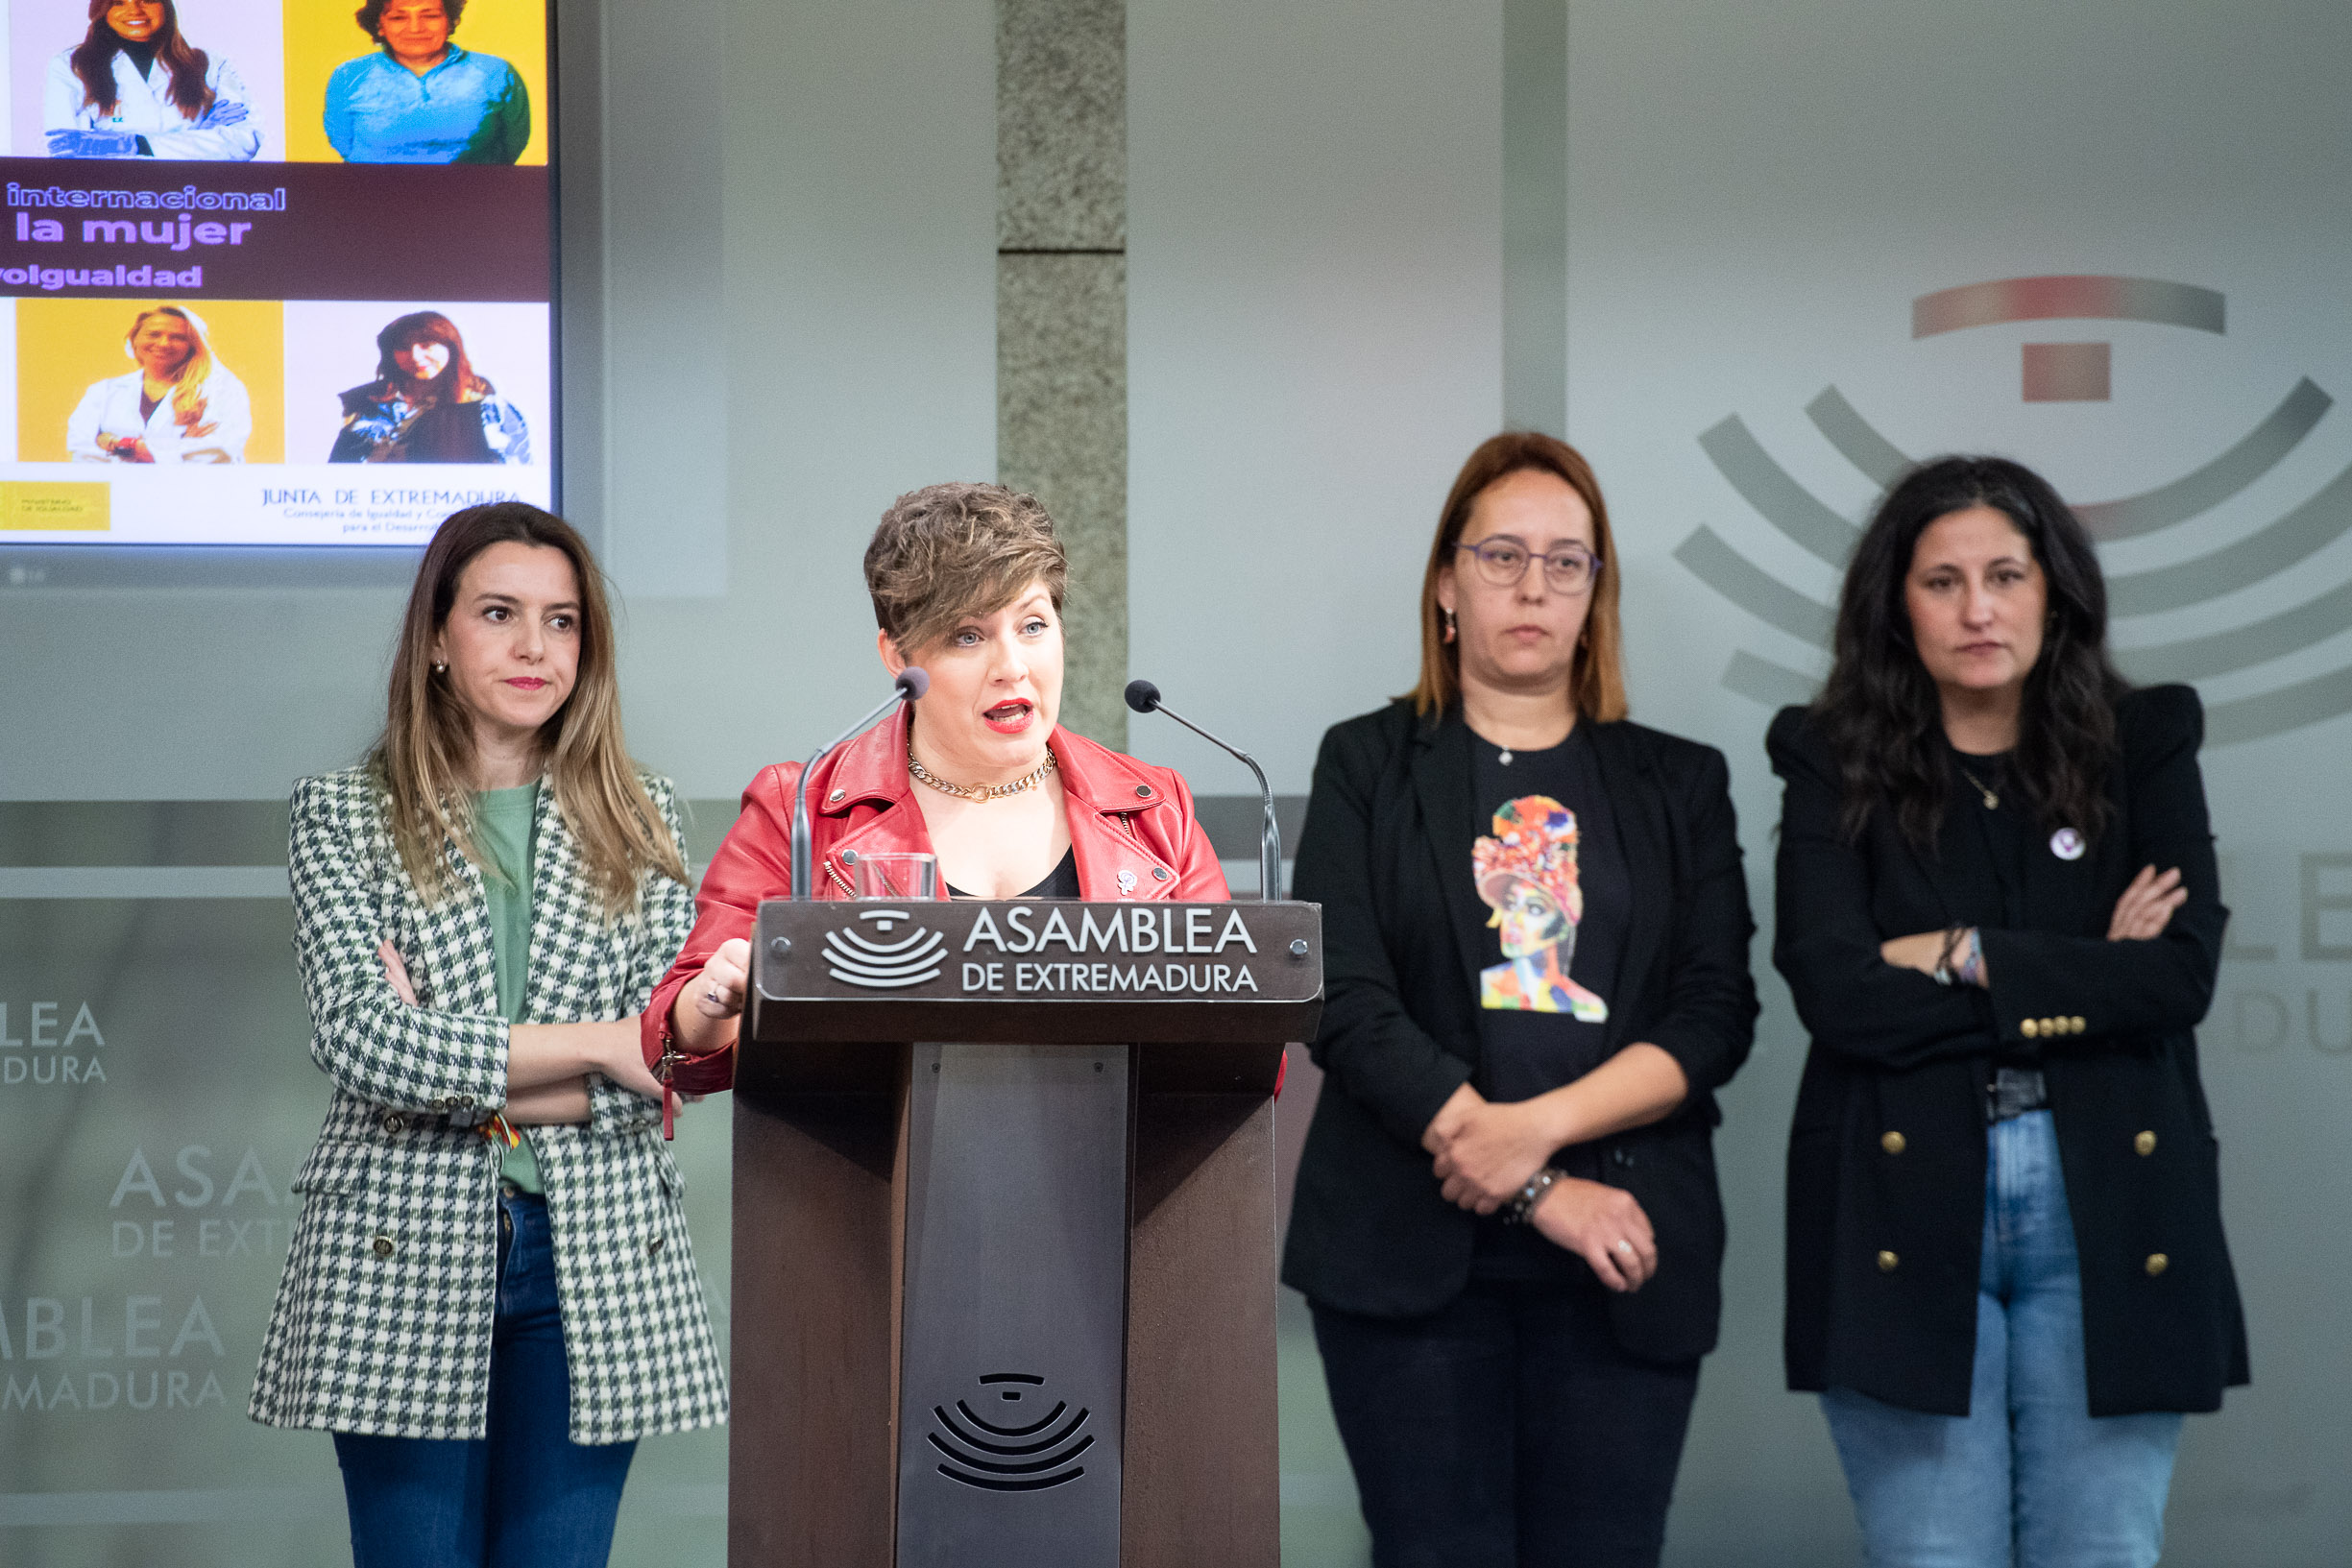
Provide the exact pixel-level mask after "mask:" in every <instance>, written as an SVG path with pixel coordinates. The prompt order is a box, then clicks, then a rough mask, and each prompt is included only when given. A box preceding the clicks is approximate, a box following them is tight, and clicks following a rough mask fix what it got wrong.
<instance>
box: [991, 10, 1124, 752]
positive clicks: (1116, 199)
mask: <svg viewBox="0 0 2352 1568" xmlns="http://www.w3.org/2000/svg"><path fill="white" fill-rule="evenodd" d="M996 39H997V132H996V137H997V140H996V146H997V275H996V276H997V315H996V322H997V326H996V333H997V336H996V344H997V349H996V352H997V447H996V451H997V477H998V481H999V482H1000V483H1002V484H1005V485H1007V486H1010V487H1011V488H1012V489H1014V490H1023V491H1028V492H1030V493H1031V494H1032V495H1035V496H1036V497H1037V498H1038V499H1039V500H1041V501H1043V502H1044V503H1045V505H1046V510H1047V511H1049V512H1051V513H1052V514H1053V515H1054V520H1055V525H1056V526H1057V527H1058V528H1059V530H1060V534H1061V538H1062V541H1063V543H1064V544H1065V545H1066V546H1067V547H1068V549H1069V552H1070V593H1069V601H1068V604H1067V606H1066V613H1065V618H1066V621H1067V634H1068V644H1069V665H1068V671H1067V674H1066V676H1065V679H1064V685H1063V694H1062V707H1061V718H1062V722H1063V723H1065V724H1067V725H1069V726H1070V728H1071V729H1073V730H1076V731H1077V732H1078V733H1079V734H1080V735H1083V736H1087V737H1088V738H1089V739H1093V740H1097V741H1100V742H1102V743H1103V745H1106V746H1111V747H1115V748H1119V749H1122V750H1124V749H1125V748H1126V746H1127V719H1128V713H1127V709H1126V707H1125V706H1124V705H1123V703H1122V701H1121V696H1120V693H1121V689H1122V688H1124V687H1125V686H1126V684H1127V7H1126V4H1125V0H997V10H996Z"/></svg>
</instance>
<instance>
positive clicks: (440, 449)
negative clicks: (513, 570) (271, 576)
mask: <svg viewBox="0 0 2352 1568" xmlns="http://www.w3.org/2000/svg"><path fill="white" fill-rule="evenodd" d="M0 12H4V13H5V16H6V25H5V27H4V28H0V47H4V48H5V51H6V59H5V67H4V68H0V91H4V93H5V97H4V98H0V122H4V123H5V129H6V133H7V152H8V154H9V156H8V157H0V546H5V545H8V544H35V543H37V544H45V545H54V544H115V545H121V544H173V545H191V544H193V545H204V544H237V545H385V544H416V543H423V542H424V539H425V538H426V537H427V536H428V535H429V534H430V533H431V532H432V530H433V528H434V526H435V525H437V524H438V523H439V522H440V520H441V519H443V518H444V517H446V516H448V515H449V513H450V512H452V511H455V510H457V509H458V508H460V507H463V506H470V505H473V504H476V503H478V502H483V501H492V500H504V499H521V500H527V501H533V502H536V503H538V504H540V505H542V506H546V505H551V504H552V501H553V474H554V463H555V449H554V447H555V409H554V383H553V375H552V366H553V358H554V355H553V342H554V339H553V326H554V324H553V315H552V305H551V302H552V300H553V298H554V295H553V285H554V206H553V200H552V195H553V192H552V186H551V184H550V176H551V170H550V167H549V156H548V148H549V141H550V138H549V134H548V111H549V109H550V106H551V104H552V97H551V94H550V92H549V84H548V48H547V14H548V12H547V6H546V0H365V3H364V4H362V3H359V0H283V3H282V4H280V3H279V0H96V3H92V0H5V3H4V4H0Z"/></svg>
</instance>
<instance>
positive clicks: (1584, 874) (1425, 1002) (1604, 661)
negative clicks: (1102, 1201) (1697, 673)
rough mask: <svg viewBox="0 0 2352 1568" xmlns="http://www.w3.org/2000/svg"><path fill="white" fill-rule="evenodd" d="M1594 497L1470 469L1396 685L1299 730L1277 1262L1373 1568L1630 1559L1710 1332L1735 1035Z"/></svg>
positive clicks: (1743, 1041) (1691, 771) (1518, 467)
mask: <svg viewBox="0 0 2352 1568" xmlns="http://www.w3.org/2000/svg"><path fill="white" fill-rule="evenodd" d="M1618 567H1619V560H1618V557H1617V555H1616V552H1615V546H1614V544H1613V543H1612V537H1611V534H1610V527H1609V512H1608V508H1607V507H1606V506H1605V505H1603V503H1602V500H1601V491H1600V486H1599V484H1598V483H1597V482H1596V481H1595V480H1594V478H1593V476H1592V470H1591V469H1590V468H1589V467H1588V466H1587V464H1586V462H1585V460H1584V458H1583V457H1582V456H1581V455H1580V454H1579V453H1578V452H1577V451H1576V450H1575V449H1574V448H1573V447H1571V446H1567V445H1566V444H1564V443H1563V442H1560V441H1557V440H1554V439H1553V438H1551V437H1549V436H1544V435H1537V434H1528V433H1519V434H1512V435H1503V436H1496V437H1495V438H1493V439H1492V440H1491V441H1488V442H1486V443H1484V444H1483V445H1481V446H1479V447H1478V449H1477V450H1476V451H1474V452H1472V453H1471V454H1470V457H1469V460H1468V462H1467V463H1466V464H1465V465H1464V466H1463V469H1462V471H1461V473H1460V474H1459V475H1458V476H1457V477H1456V479H1455V481H1454V485H1453V489H1452V491H1451V493H1450V494H1449V495H1447V496H1446V499H1445V504H1444V507H1443V510H1442V512H1441V513H1440V514H1439V519H1438V527H1437V533H1436V538H1435V539H1434V540H1433V541H1432V543H1431V545H1430V552H1429V561H1428V566H1427V568H1426V570H1425V572H1424V574H1423V579H1422V589H1421V603H1420V616H1419V619H1420V653H1421V678H1420V682H1419V684H1418V686H1417V687H1416V688H1414V690H1413V691H1412V692H1411V693H1409V694H1408V695H1406V696H1404V697H1400V698H1398V699H1397V700H1396V701H1395V702H1394V703H1392V704H1390V705H1389V706H1388V707H1387V708H1385V709H1382V710H1380V711H1379V712H1372V713H1367V714H1365V715H1363V716H1362V717H1359V718H1353V719H1349V720H1347V721H1346V723H1343V724H1339V725H1336V726H1334V727H1333V728H1332V730H1331V731H1330V733H1329V734H1327V735H1326V736H1323V743H1322V751H1321V755H1320V756H1319V757H1318V759H1317V760H1316V763H1315V782H1314V792H1313V793H1312V795H1310V796H1309V797H1308V803H1307V819H1306V828H1305V831H1304V832H1303V833H1302V834H1301V836H1300V839H1299V844H1298V865H1297V878H1296V883H1297V896H1298V897H1299V898H1302V899H1311V900H1314V901H1316V902H1318V903H1320V904H1321V905H1322V906H1323V940H1324V960H1323V962H1324V976H1325V981H1326V985H1327V988H1328V1001H1327V1002H1326V1004H1325V1006H1324V1008H1323V1015H1322V1023H1321V1028H1320V1030H1319V1031H1318V1033H1317V1036H1316V1039H1315V1040H1314V1041H1313V1042H1312V1044H1311V1046H1310V1049H1311V1050H1312V1051H1313V1053H1314V1056H1315V1060H1316V1062H1317V1063H1318V1064H1319V1065H1321V1068H1322V1069H1323V1072H1324V1073H1325V1074H1326V1077H1325V1079H1324V1082H1323V1089H1322V1094H1321V1098H1319V1099H1318V1100H1317V1102H1316V1106H1315V1117H1314V1121H1313V1122H1312V1123H1311V1124H1310V1126H1309V1128H1308V1131H1307V1141H1306V1150H1305V1154H1304V1156H1303V1158H1302V1160H1301V1162H1300V1164H1299V1168H1298V1184H1297V1197H1296V1200H1295V1202H1294V1205H1293V1208H1292V1211H1291V1222H1290V1236H1289V1241H1288V1243H1287V1247H1286V1250H1285V1252H1284V1256H1283V1264H1282V1277H1283V1280H1284V1281H1285V1283H1287V1284H1289V1285H1291V1286H1293V1287H1295V1288H1296V1289H1297V1290H1299V1291H1303V1292H1304V1293H1305V1295H1306V1297H1307V1300H1308V1301H1309V1302H1310V1303H1311V1304H1312V1306H1313V1309H1314V1314H1315V1339H1316V1344H1317V1346H1318V1347H1319V1348H1320V1350H1321V1354H1322V1362H1323V1372H1324V1376H1325V1379H1326V1381H1327V1383H1328V1385H1329V1387H1330V1391H1331V1405H1332V1411H1333V1413H1334V1414H1335V1415H1336V1416H1337V1417H1338V1421H1339V1429H1340V1435H1341V1437H1342V1438H1343V1439H1344V1440H1345V1441H1346V1445H1347V1458H1348V1462H1349V1464H1350V1465H1351V1466H1352V1467H1353V1469H1354V1471H1355V1477H1356V1488H1357V1492H1358V1494H1359V1495H1360V1496H1361V1497H1362V1499H1363V1504H1364V1516H1365V1520H1366V1522H1367V1523H1368V1524H1369V1525H1370V1528H1371V1534H1372V1560H1373V1561H1374V1562H1375V1563H1377V1564H1379V1565H1380V1568H1406V1565H1411V1568H1423V1565H1427V1568H1436V1565H1440V1564H1443V1565H1444V1568H1553V1565H1562V1568H1564V1565H1568V1564H1574V1565H1577V1568H1603V1565H1605V1568H1647V1565H1652V1564H1655V1563H1656V1562H1657V1561H1658V1560H1659V1554H1660V1551H1661V1547H1662V1545H1663V1542H1664V1538H1665V1520H1666V1508H1667V1504H1668V1502H1669V1501H1670V1500H1671V1498H1672V1496H1673V1491H1674V1476H1675V1472H1676V1469H1677V1468H1678V1466H1679V1465H1680V1463H1681V1460H1682V1452H1683V1438H1684V1434H1685V1431H1686V1429H1687V1427H1688V1424H1689V1419H1690V1408H1691V1402H1692V1400H1693V1398H1694V1397H1695V1395H1696V1393H1697V1391H1698V1382H1699V1360H1700V1358H1701V1357H1702V1356H1704V1355H1705V1354H1706V1353H1707V1352H1708V1351H1709V1350H1710V1349H1712V1348H1713V1347H1714V1343H1715V1329H1716V1319H1717V1315H1718V1312H1719V1307H1720V1300H1719V1292H1718V1285H1717V1276H1718V1270H1719V1268H1720V1266H1721V1263H1722V1259H1723V1242H1724V1225H1723V1208H1722V1202H1721V1199H1720V1197H1719V1195H1718V1194H1717V1192H1716V1189H1715V1169H1714V1156H1713V1154H1712V1152H1711V1147H1710V1145H1711V1138H1712V1129H1713V1126H1714V1123H1715V1122H1716V1120H1717V1114H1716V1110H1715V1099H1714V1093H1713V1092H1714V1090H1715V1089H1716V1088H1717V1087H1719V1086H1720V1085H1721V1084H1723V1083H1724V1081H1725V1080H1727V1079H1728V1078H1730V1077H1731V1075H1732V1074H1733V1073H1734V1072H1735V1071H1736V1070H1737V1069H1738V1067H1739V1064H1740V1062H1741V1061H1742V1060H1743V1059H1745V1057H1746V1056H1747V1053H1748V1047H1749V1044H1750V1042H1751V1039H1752V1037H1753V1031H1754V1027H1755V1023H1756V1010H1757V1004H1756V988H1755V985H1754V983H1753V982H1752V981H1751V980H1750V978H1749V975H1748V939H1749V937H1750V935H1751V934H1752V933H1753V932H1754V930H1755V925H1754V923H1753V922H1752V921H1751V920H1750V919H1749V918H1748V893H1747V882H1746V880H1745V879H1744V878H1743V876H1742V875H1741V872H1740V863H1739V859H1740V856H1739V836H1738V831H1737V825H1736V823H1735V821H1734V814H1733V809H1732V800H1731V791H1730V776H1729V773H1728V770H1727V769H1726V768H1725V766H1724V761H1723V757H1722V754H1721V753H1719V752H1716V751H1715V750H1713V749H1712V748H1710V747H1707V746H1701V745H1697V744H1694V743H1693V742H1691V741H1688V740H1684V739H1680V738H1678V737H1676V736H1669V735H1665V734H1662V733H1661V732H1660V731H1657V730H1651V729H1647V728H1644V727H1643V726H1641V725H1638V724H1635V723H1633V722H1631V721H1630V720H1629V719H1627V717H1626V701H1625V683H1624V679H1623V676H1622V673H1621V671H1620V668H1619V651H1618V650H1619V648H1620V646H1621V638H1620V634H1619V625H1618V615H1617V580H1616V579H1617V571H1618Z"/></svg>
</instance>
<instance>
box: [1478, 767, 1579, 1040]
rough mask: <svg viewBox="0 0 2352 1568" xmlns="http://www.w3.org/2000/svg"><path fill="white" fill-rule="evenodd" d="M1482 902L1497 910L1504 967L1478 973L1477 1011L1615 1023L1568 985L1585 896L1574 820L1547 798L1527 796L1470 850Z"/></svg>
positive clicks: (1499, 815)
mask: <svg viewBox="0 0 2352 1568" xmlns="http://www.w3.org/2000/svg"><path fill="white" fill-rule="evenodd" d="M1470 869H1471V872H1472V874H1473V875H1474V876H1475V877H1476V878H1477V880H1478V896H1479V897H1480V898H1482V899H1484V900H1485V901H1486V902H1487V903H1489V904H1491V905H1493V906H1494V918H1493V919H1491V920H1490V921H1488V922H1487V924H1488V925H1489V926H1491V927H1496V928H1499V929H1501V931H1502V944H1503V960H1504V961H1503V962H1501V963H1499V964H1496V965H1495V966H1494V967H1493V968H1492V969H1489V970H1484V971H1481V972H1480V975H1479V979H1480V982H1481V983H1480V985H1479V997H1478V1004H1479V1005H1480V1006H1481V1007H1492V1008H1495V1009H1497V1010H1501V1011H1516V1012H1533V1013H1568V1014H1571V1015H1573V1016H1574V1017H1575V1018H1576V1019H1578V1020H1579V1021H1580V1022H1582V1023H1586V1024H1600V1023H1604V1022H1606V1021H1607V1020H1608V1018H1609V1003H1607V1002H1606V1001H1602V1000H1601V999H1600V998H1599V997H1597V996H1594V995H1593V994H1592V993H1591V992H1590V991H1588V990H1586V989H1585V988H1584V987H1583V986H1581V985H1579V984H1577V983H1576V982H1575V981H1574V980H1572V979H1570V978H1568V967H1569V965H1570V964H1571V963H1572V962H1573V961H1574V959H1575V956H1576V925H1577V922H1578V921H1580V920H1582V919H1584V917H1585V892H1584V888H1583V886H1582V885H1581V884H1580V883H1579V882H1578V881H1577V875H1576V813H1575V812H1573V811H1571V810H1569V809H1568V808H1566V807H1564V806H1563V805H1561V804H1560V803H1559V802H1558V801H1556V800H1554V799H1552V798H1551V797H1550V796H1549V795H1522V796H1520V797H1519V798H1518V799H1517V800H1515V801H1507V802H1505V803H1504V805H1503V807H1502V808H1501V809H1500V810H1498V811H1496V812H1495V813H1494V836H1493V837H1491V838H1481V839H1479V840H1478V842H1477V843H1476V844H1475V845H1474V846H1472V848H1471V850H1470Z"/></svg>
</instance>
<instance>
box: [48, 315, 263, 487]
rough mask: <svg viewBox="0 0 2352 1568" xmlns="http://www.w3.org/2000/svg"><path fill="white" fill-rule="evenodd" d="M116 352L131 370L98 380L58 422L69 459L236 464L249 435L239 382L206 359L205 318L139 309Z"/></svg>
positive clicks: (248, 406)
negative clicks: (124, 356) (124, 357)
mask: <svg viewBox="0 0 2352 1568" xmlns="http://www.w3.org/2000/svg"><path fill="white" fill-rule="evenodd" d="M123 352H124V353H125V354H127V355H129V356H130V358H131V359H132V360H133V362H134V363H135V364H136V365H137V367H138V368H137V369H136V370H133V371H128V372H126V373H124V374H121V375H117V376H113V377H111V378H109V379H108V380H104V381H100V382H98V383H96V384H95V385H93V386H92V387H91V388H90V389H89V390H88V391H87V392H85V393H84V394H83V395H82V401H81V402H79V403H78V404H76V405H75V407H74V411H73V414H72V417H71V418H69V419H68V420H67V421H66V422H65V446H66V449H67V450H68V451H70V452H71V453H72V454H73V460H74V461H75V462H77V463H242V462H244V461H245V443H246V442H247V441H248V440H249V439H250V438H251V437H252V435H253V433H254V410H253V403H252V400H251V399H250V398H248V397H247V395H246V391H245V383H244V382H242V381H240V380H238V379H237V377H236V375H235V374H234V373H232V372H231V371H230V369H229V367H228V366H226V365H223V364H221V363H220V362H219V361H218V360H216V359H214V358H213V357H212V344H211V341H210V333H209V331H208V330H207V329H206V326H205V321H204V318H203V317H202V316H199V315H198V314H196V312H194V311H193V310H190V309H188V308H187V307H186V306H184V305H156V306H154V307H152V308H150V309H147V310H142V311H140V312H139V314H138V316H137V318H136V319H135V320H134V321H133V322H132V324H131V330H130V331H129V332H128V333H127V334H125V335H124V338H123Z"/></svg>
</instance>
